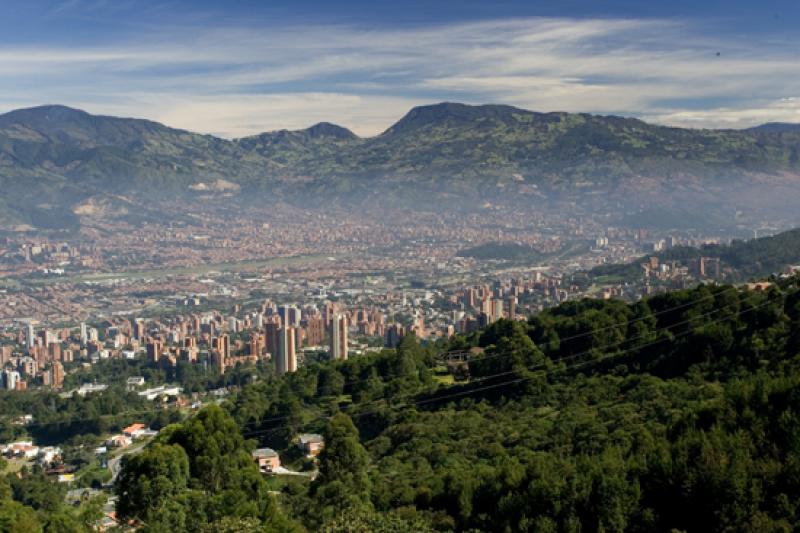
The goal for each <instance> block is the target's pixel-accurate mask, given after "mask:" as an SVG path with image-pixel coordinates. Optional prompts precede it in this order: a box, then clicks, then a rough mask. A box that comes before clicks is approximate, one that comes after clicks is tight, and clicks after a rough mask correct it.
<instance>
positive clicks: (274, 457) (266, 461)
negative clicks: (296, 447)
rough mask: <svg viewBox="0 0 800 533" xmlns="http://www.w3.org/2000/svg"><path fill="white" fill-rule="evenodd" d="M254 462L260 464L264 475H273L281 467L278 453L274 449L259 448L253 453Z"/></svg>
mask: <svg viewBox="0 0 800 533" xmlns="http://www.w3.org/2000/svg"><path fill="white" fill-rule="evenodd" d="M253 460H254V461H255V462H256V464H258V469H259V470H260V471H261V473H262V474H271V473H272V472H275V471H276V470H277V469H278V468H279V467H280V466H281V458H280V457H279V456H278V452H276V451H275V450H273V449H272V448H259V449H258V450H255V451H254V452H253Z"/></svg>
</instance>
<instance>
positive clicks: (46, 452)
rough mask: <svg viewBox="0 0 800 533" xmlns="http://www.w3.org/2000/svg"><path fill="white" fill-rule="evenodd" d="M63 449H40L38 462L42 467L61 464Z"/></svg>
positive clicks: (51, 447) (48, 447)
mask: <svg viewBox="0 0 800 533" xmlns="http://www.w3.org/2000/svg"><path fill="white" fill-rule="evenodd" d="M61 454H62V452H61V448H59V447H57V446H43V447H42V448H39V454H38V461H39V464H41V465H42V466H50V465H53V464H54V463H59V462H61Z"/></svg>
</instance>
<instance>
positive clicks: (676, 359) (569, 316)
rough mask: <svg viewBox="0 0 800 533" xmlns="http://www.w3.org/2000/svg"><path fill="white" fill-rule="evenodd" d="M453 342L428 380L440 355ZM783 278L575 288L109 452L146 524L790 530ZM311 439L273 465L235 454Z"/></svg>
mask: <svg viewBox="0 0 800 533" xmlns="http://www.w3.org/2000/svg"><path fill="white" fill-rule="evenodd" d="M456 351H457V352H464V351H469V353H471V354H473V356H472V358H471V359H470V360H469V362H468V363H458V364H461V365H467V367H466V368H461V369H460V371H459V372H458V374H459V376H460V379H459V380H457V381H455V382H454V383H453V382H448V381H447V380H444V379H442V369H443V365H444V364H445V362H444V360H445V359H446V357H443V356H442V354H447V353H451V352H456ZM799 364H800V291H799V290H798V280H797V279H791V280H786V281H783V282H781V283H780V284H774V285H773V286H772V287H771V288H770V289H769V290H768V291H758V292H756V291H747V290H742V289H738V288H734V287H732V286H703V287H699V288H696V289H692V290H685V291H678V292H673V293H668V294H665V295H660V296H656V297H653V298H650V299H647V300H644V301H641V302H638V303H635V304H625V303H623V302H619V301H601V300H588V299H587V300H583V301H575V302H569V303H566V304H563V305H561V306H559V307H557V308H554V309H550V310H547V311H544V312H542V313H540V314H538V315H536V316H534V317H532V318H531V319H530V320H529V321H527V322H510V321H505V320H501V321H498V322H496V323H494V324H492V325H491V326H490V327H488V328H487V329H485V330H483V331H480V332H477V333H474V334H471V335H469V336H460V337H456V338H454V339H451V340H449V341H447V342H443V343H441V344H440V345H436V346H434V345H421V344H420V343H418V342H417V340H416V339H415V338H414V337H413V336H407V337H406V338H405V339H404V340H403V342H402V344H401V345H400V346H399V347H398V349H397V350H396V351H389V350H387V351H385V352H383V353H380V354H375V355H369V356H363V357H358V358H353V359H351V360H348V361H338V362H325V363H321V364H313V365H309V366H307V367H303V368H301V369H300V370H299V371H298V372H296V373H294V374H290V375H288V376H286V377H284V378H280V379H278V378H273V379H269V380H265V381H262V382H260V383H256V384H253V385H249V386H246V387H245V388H243V389H242V391H241V393H240V394H238V395H237V396H236V397H235V398H233V399H231V400H230V401H228V402H226V403H225V404H223V405H222V406H221V407H218V406H213V407H210V408H207V409H206V410H204V411H202V412H201V413H200V414H199V415H197V416H196V417H193V418H191V419H189V420H187V421H185V422H183V423H180V424H175V425H172V426H169V427H167V428H166V430H164V431H162V433H161V435H160V436H159V437H158V439H157V441H156V443H154V444H152V445H151V446H150V447H148V448H147V450H146V451H145V452H143V453H141V454H140V455H138V456H135V457H134V458H133V459H131V460H130V461H128V463H127V465H126V466H125V469H124V472H123V476H122V478H121V480H120V483H118V487H117V491H118V495H119V496H120V500H119V503H118V513H119V515H120V517H121V518H125V519H126V520H132V521H134V522H135V523H138V524H139V525H140V526H142V527H143V528H144V529H145V530H148V531H166V530H171V531H202V530H205V529H204V528H209V527H210V528H211V529H215V530H224V531H304V530H307V531H673V530H675V531H791V530H795V529H796V528H797V527H798V526H800V510H799V509H798V502H799V501H800V498H799V496H800V438H799V437H800V415H799V414H798V413H800V387H798V386H799V385H800V372H798V365H799ZM305 431H314V432H320V433H321V434H323V435H324V437H325V441H326V442H325V449H324V451H323V452H322V454H321V455H320V456H319V460H318V464H308V463H306V464H303V468H306V469H309V470H310V469H318V472H317V473H318V475H317V476H316V478H315V479H314V480H313V481H307V480H306V479H304V478H297V480H292V481H287V482H285V483H281V484H278V483H276V482H275V478H267V477H265V476H262V475H260V474H259V473H258V470H257V467H256V466H255V464H254V463H253V462H252V461H251V460H249V452H250V451H251V450H252V449H254V448H256V447H262V446H269V447H272V448H274V449H276V450H280V451H281V452H282V458H283V460H284V461H285V462H288V461H290V460H292V455H293V450H294V449H295V448H294V446H293V444H292V441H293V439H294V437H295V436H296V435H297V434H298V433H299V432H305Z"/></svg>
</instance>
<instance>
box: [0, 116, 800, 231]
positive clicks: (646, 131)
mask: <svg viewBox="0 0 800 533" xmlns="http://www.w3.org/2000/svg"><path fill="white" fill-rule="evenodd" d="M799 150H800V131H797V130H796V129H794V128H780V129H777V130H775V131H773V129H768V130H756V131H753V130H749V131H746V130H743V131H734V130H691V129H680V128H669V127H664V126H656V125H651V124H647V123H645V122H642V121H640V120H637V119H631V118H622V117H616V116H596V115H589V114H570V113H535V112H532V111H526V110H523V109H518V108H514V107H510V106H502V105H484V106H468V105H464V104H454V103H443V104H436V105H430V106H422V107H417V108H414V109H412V110H411V111H409V113H408V114H407V115H406V116H405V117H403V118H402V119H401V120H400V121H398V122H397V123H396V124H394V125H393V126H392V127H390V128H389V129H387V130H386V131H385V132H383V133H382V134H380V135H377V136H375V137H371V138H359V137H357V136H356V135H354V134H353V133H352V132H350V131H349V130H347V129H345V128H342V127H339V126H336V125H333V124H329V123H320V124H317V125H315V126H312V127H311V128H308V129H306V130H299V131H286V130H283V131H277V132H269V133H263V134H260V135H255V136H252V137H246V138H243V139H237V140H225V139H220V138H217V137H213V136H210V135H200V134H195V133H191V132H188V131H184V130H177V129H172V128H168V127H166V126H163V125H161V124H158V123H155V122H151V121H147V120H137V119H126V118H116V117H107V116H96V115H90V114H88V113H85V112H83V111H79V110H75V109H70V108H67V107H63V106H44V107H37V108H32V109H23V110H18V111H12V112H10V113H7V114H5V115H0V186H2V191H3V193H2V195H0V208H1V207H3V204H5V205H4V206H5V207H6V208H7V209H3V212H4V213H6V215H5V216H6V217H7V218H9V217H10V219H16V220H22V221H25V220H28V221H29V222H30V219H31V218H32V217H31V216H30V212H31V211H32V210H36V209H44V210H48V209H50V208H51V207H52V206H64V205H74V204H75V203H76V202H78V201H80V200H82V199H85V198H86V197H91V196H95V195H98V194H125V195H134V196H141V195H144V196H148V195H153V193H156V192H157V193H158V195H163V194H164V192H165V191H169V192H171V193H172V194H175V193H186V192H189V191H191V190H209V187H208V184H213V183H217V182H220V183H224V184H233V185H232V187H229V188H228V190H233V189H239V190H242V192H247V193H248V194H247V195H246V196H245V197H246V198H248V199H254V198H258V199H259V201H264V200H269V199H271V198H273V197H291V196H292V195H295V196H298V195H299V196H302V197H303V198H304V199H307V198H308V197H310V196H313V193H318V194H320V195H324V198H325V199H326V201H330V200H331V199H336V198H339V199H345V200H346V199H347V198H353V199H358V198H360V197H361V196H363V195H368V194H373V195H374V194H376V193H375V191H380V195H381V197H382V198H383V199H390V198H392V197H393V196H397V195H400V196H402V195H403V194H417V195H418V196H421V197H426V196H428V195H429V194H430V193H437V194H444V195H448V194H449V195H455V196H460V195H472V196H478V197H481V198H484V197H489V198H491V197H493V196H495V195H498V194H504V195H506V196H509V194H508V193H509V192H520V193H523V194H525V193H527V194H530V193H531V190H536V191H538V192H542V191H543V194H544V193H548V192H559V193H563V192H568V193H571V192H574V191H587V190H598V189H599V190H606V191H609V190H612V191H613V190H615V189H617V188H620V187H623V188H624V189H625V190H626V191H628V192H631V191H634V192H635V191H644V192H651V191H653V190H660V189H664V188H667V189H670V188H673V189H674V188H676V187H679V188H689V189H691V188H698V187H699V188H707V187H713V186H721V185H725V186H728V185H730V184H732V183H749V181H748V180H751V179H752V178H753V177H754V176H763V175H769V176H776V177H780V179H782V180H787V179H789V180H790V181H793V180H795V178H796V177H797V176H798V174H800V157H798V151H799ZM298 184H301V185H300V186H298ZM367 185H368V186H367ZM211 189H213V187H211ZM254 193H255V194H254Z"/></svg>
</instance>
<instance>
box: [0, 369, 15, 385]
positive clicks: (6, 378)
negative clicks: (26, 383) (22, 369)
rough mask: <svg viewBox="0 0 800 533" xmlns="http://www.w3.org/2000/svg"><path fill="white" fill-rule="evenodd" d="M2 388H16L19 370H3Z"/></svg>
mask: <svg viewBox="0 0 800 533" xmlns="http://www.w3.org/2000/svg"><path fill="white" fill-rule="evenodd" d="M2 377H3V380H2V381H3V388H4V389H6V390H16V389H17V382H19V372H17V371H16V370H4V371H3V375H2Z"/></svg>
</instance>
